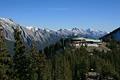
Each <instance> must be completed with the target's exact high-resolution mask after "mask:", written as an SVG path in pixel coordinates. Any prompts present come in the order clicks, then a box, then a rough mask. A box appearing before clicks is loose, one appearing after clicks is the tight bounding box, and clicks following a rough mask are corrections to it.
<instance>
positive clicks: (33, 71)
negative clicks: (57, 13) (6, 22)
mask: <svg viewBox="0 0 120 80" xmlns="http://www.w3.org/2000/svg"><path fill="white" fill-rule="evenodd" d="M14 32H15V33H14V37H15V44H14V52H15V53H14V55H10V52H9V51H8V50H7V47H6V43H5V38H4V37H3V35H2V36H0V80H87V73H88V72H96V73H98V77H99V80H109V78H111V79H112V80H120V43H119V42H116V41H113V40H111V41H109V42H107V45H106V46H107V47H108V48H109V49H110V51H107V52H104V51H98V50H94V51H93V52H88V51H87V50H86V47H87V46H81V47H80V48H72V47H69V46H66V45H65V44H63V42H62V41H63V40H62V39H61V40H60V41H59V42H58V43H56V44H53V45H50V46H48V47H46V48H45V49H44V50H37V49H36V47H35V43H34V42H33V44H32V45H31V48H30V49H28V48H27V47H25V45H24V43H23V41H22V39H21V32H20V31H19V30H18V29H15V30H14ZM96 80H97V79H96Z"/></svg>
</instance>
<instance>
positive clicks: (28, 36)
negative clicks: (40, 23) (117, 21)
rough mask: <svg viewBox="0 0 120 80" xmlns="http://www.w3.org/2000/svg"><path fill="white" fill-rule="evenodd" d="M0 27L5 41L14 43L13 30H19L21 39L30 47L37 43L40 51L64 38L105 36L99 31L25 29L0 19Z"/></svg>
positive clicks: (10, 21) (11, 21)
mask: <svg viewBox="0 0 120 80" xmlns="http://www.w3.org/2000/svg"><path fill="white" fill-rule="evenodd" d="M0 25H1V26H2V27H3V30H4V36H5V38H6V40H8V41H12V42H14V30H13V28H17V27H18V28H19V29H20V31H21V34H22V39H23V41H24V42H25V43H27V44H28V45H31V43H32V41H35V42H36V43H37V45H36V46H37V47H39V48H40V49H42V48H44V47H45V46H47V45H50V44H54V43H56V42H57V41H58V40H59V39H61V38H62V37H66V36H79V37H87V38H99V37H101V36H103V35H105V34H106V32H103V31H100V30H91V29H87V30H83V29H78V28H73V29H71V30H68V29H59V30H57V31H53V30H49V29H40V28H36V27H32V26H30V27H26V26H21V25H20V24H17V23H16V22H14V21H13V20H12V19H8V18H0Z"/></svg>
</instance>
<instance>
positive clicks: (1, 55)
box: [0, 25, 12, 80]
mask: <svg viewBox="0 0 120 80" xmlns="http://www.w3.org/2000/svg"><path fill="white" fill-rule="evenodd" d="M11 64H12V58H11V56H10V54H9V53H8V51H7V48H6V44H5V38H4V35H3V29H2V25H0V80H11V78H12V72H11Z"/></svg>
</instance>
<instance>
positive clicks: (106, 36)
mask: <svg viewBox="0 0 120 80" xmlns="http://www.w3.org/2000/svg"><path fill="white" fill-rule="evenodd" d="M119 30H120V27H119V28H117V29H115V30H114V31H112V32H110V33H108V34H106V35H104V36H102V37H101V38H100V39H103V38H105V37H107V36H109V35H111V34H113V33H115V32H117V31H119Z"/></svg>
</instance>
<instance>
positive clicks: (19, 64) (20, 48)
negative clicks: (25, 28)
mask: <svg viewBox="0 0 120 80" xmlns="http://www.w3.org/2000/svg"><path fill="white" fill-rule="evenodd" d="M14 38H15V48H14V50H15V54H14V56H13V62H14V65H13V67H14V70H15V77H16V79H20V80H30V79H31V77H30V72H29V68H28V67H29V65H30V61H29V59H28V58H27V57H26V53H25V46H24V44H23V42H22V39H21V32H20V31H19V29H18V28H16V29H14Z"/></svg>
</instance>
